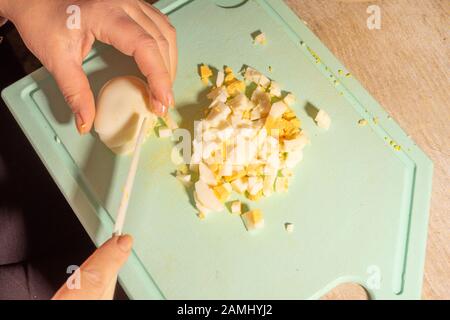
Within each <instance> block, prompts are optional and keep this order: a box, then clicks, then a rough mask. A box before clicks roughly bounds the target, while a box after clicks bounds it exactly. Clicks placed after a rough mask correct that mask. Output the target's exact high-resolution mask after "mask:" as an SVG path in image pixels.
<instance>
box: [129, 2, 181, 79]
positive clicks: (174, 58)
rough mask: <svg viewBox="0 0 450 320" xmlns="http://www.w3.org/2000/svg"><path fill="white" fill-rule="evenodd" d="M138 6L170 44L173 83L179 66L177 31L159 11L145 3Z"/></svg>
mask: <svg viewBox="0 0 450 320" xmlns="http://www.w3.org/2000/svg"><path fill="white" fill-rule="evenodd" d="M138 4H139V7H140V8H141V9H142V11H143V12H144V13H145V14H146V15H147V16H148V17H149V18H150V19H151V20H153V21H154V22H155V24H156V25H157V26H158V28H159V30H160V32H161V33H162V34H163V36H164V38H166V39H167V41H168V42H169V57H170V75H171V78H172V82H173V81H174V80H175V75H176V73H177V65H178V49H177V35H176V30H175V28H174V26H172V25H171V24H170V21H169V19H168V17H167V16H166V15H164V14H162V13H161V12H160V11H159V10H158V9H156V8H155V7H153V6H152V5H150V4H148V3H146V2H144V1H139V2H138Z"/></svg>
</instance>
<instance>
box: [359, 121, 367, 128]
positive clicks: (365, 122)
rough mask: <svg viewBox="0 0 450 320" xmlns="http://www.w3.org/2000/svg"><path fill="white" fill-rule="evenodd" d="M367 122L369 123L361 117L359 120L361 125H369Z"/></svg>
mask: <svg viewBox="0 0 450 320" xmlns="http://www.w3.org/2000/svg"><path fill="white" fill-rule="evenodd" d="M367 123H368V122H367V120H366V119H361V120H359V121H358V124H359V125H360V126H361V127H363V126H365V125H367Z"/></svg>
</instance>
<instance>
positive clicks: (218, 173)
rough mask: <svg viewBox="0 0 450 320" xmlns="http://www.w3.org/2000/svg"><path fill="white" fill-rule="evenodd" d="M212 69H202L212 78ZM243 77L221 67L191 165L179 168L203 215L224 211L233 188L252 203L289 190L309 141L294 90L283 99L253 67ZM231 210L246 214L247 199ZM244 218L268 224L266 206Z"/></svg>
mask: <svg viewBox="0 0 450 320" xmlns="http://www.w3.org/2000/svg"><path fill="white" fill-rule="evenodd" d="M207 68H208V69H209V67H207V66H204V67H203V68H201V75H202V78H208V79H209V78H210V77H211V76H212V74H210V73H209V72H208V69H207ZM209 70H210V69H209ZM243 75H244V80H241V79H238V78H237V77H236V75H235V74H234V73H233V70H232V69H231V68H229V67H225V68H224V71H218V73H217V77H216V83H215V84H216V86H215V87H213V88H212V89H211V91H210V92H209V94H208V95H207V97H208V99H210V100H211V103H210V105H209V106H208V107H207V108H206V112H205V116H204V119H202V120H200V121H199V122H198V123H196V125H195V126H194V140H193V141H192V147H193V152H192V157H191V162H190V165H189V168H183V169H182V170H178V171H177V178H178V179H179V180H180V181H182V182H183V183H195V185H194V200H195V204H196V207H197V209H198V212H199V217H200V216H201V215H202V216H206V214H208V213H210V212H217V211H222V210H223V208H224V203H226V202H227V201H229V199H230V197H231V196H232V193H233V192H236V193H237V194H240V195H242V196H244V197H246V198H247V199H248V200H251V201H258V200H259V199H261V198H263V197H268V196H270V195H272V194H273V193H274V192H278V193H280V192H287V191H288V184H289V179H291V178H292V177H293V170H292V169H293V168H294V167H295V166H296V165H297V164H298V163H299V162H300V161H301V160H302V158H303V149H304V148H305V147H306V145H308V144H309V139H308V137H307V135H306V133H305V132H304V131H303V130H302V128H301V122H300V120H299V118H298V117H297V115H296V114H295V112H294V110H293V109H291V106H292V105H293V104H294V103H295V97H294V96H293V94H291V93H289V94H287V95H285V96H284V98H282V90H281V87H280V85H279V84H278V83H277V82H275V81H272V80H271V79H269V78H268V77H266V76H265V75H263V74H262V73H261V72H259V71H257V70H255V69H252V68H250V67H247V68H246V69H245V70H243ZM208 81H209V80H208ZM247 85H249V87H247ZM250 88H252V91H251V89H250ZM317 120H318V122H319V120H320V119H317ZM197 173H198V174H197ZM230 210H231V212H232V213H241V210H242V204H241V202H239V201H237V200H236V201H233V202H232V203H231V207H230ZM242 216H244V217H243V218H242V219H243V221H244V223H245V224H246V227H247V229H249V230H252V229H255V228H260V227H262V226H263V225H264V219H263V217H262V213H261V211H260V210H250V211H248V212H246V213H245V214H243V215H242Z"/></svg>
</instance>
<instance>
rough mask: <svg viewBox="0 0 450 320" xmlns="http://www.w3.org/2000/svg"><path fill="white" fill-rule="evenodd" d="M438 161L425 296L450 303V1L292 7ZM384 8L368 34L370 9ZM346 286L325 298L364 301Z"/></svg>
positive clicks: (308, 1) (357, 0)
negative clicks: (376, 6) (377, 23)
mask: <svg viewBox="0 0 450 320" xmlns="http://www.w3.org/2000/svg"><path fill="white" fill-rule="evenodd" d="M285 2H286V3H287V4H288V5H289V6H290V7H291V8H292V9H293V10H294V11H295V12H296V13H297V14H298V15H299V16H300V17H301V18H302V19H303V20H304V21H305V22H306V23H307V25H308V27H309V28H310V29H311V30H312V31H313V32H314V33H315V34H316V35H317V36H318V37H319V38H320V39H321V40H322V42H323V43H324V44H325V45H326V46H327V47H328V48H329V49H330V50H331V51H332V52H333V53H334V54H335V55H336V57H337V58H338V59H339V60H340V61H341V62H342V63H343V64H344V65H345V66H346V67H347V68H348V69H349V70H350V72H351V73H352V74H353V75H354V76H355V77H356V78H357V79H358V80H359V81H360V82H361V83H362V84H363V86H364V87H365V88H366V89H367V90H368V91H369V92H370V93H371V94H372V95H373V96H374V97H375V99H376V100H378V102H380V104H381V105H382V106H383V107H384V108H385V110H386V111H387V112H389V113H390V114H391V115H392V117H393V118H394V119H395V120H396V121H397V123H399V125H400V126H401V127H402V128H403V129H404V130H405V131H406V132H407V133H408V134H410V135H411V136H412V139H413V140H414V141H415V142H416V143H417V144H418V145H419V146H420V147H421V148H422V150H424V151H425V153H426V154H427V155H428V156H429V157H430V158H431V159H432V160H433V162H434V175H433V192H432V199H431V210H430V222H429V229H428V243H427V256H426V262H425V276H424V285H423V292H422V297H423V298H424V299H450V190H449V185H450V122H449V121H450V48H449V40H448V38H449V33H450V32H449V31H450V29H449V27H450V1H448V0H378V1H377V0H375V1H368V0H285ZM373 4H375V5H378V6H379V7H380V9H381V11H380V12H381V28H380V30H369V28H368V27H367V23H366V21H367V19H368V17H369V14H368V13H367V12H366V10H367V7H368V6H369V5H373ZM364 297H365V292H364V290H362V289H361V288H359V287H358V286H356V285H350V284H349V285H342V286H341V287H338V288H336V289H335V290H333V291H332V292H330V293H329V294H327V295H326V296H325V297H324V298H326V299H349V298H364Z"/></svg>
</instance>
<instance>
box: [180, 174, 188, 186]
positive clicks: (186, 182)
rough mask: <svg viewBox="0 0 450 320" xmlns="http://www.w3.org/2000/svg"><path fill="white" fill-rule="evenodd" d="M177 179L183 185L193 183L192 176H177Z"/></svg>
mask: <svg viewBox="0 0 450 320" xmlns="http://www.w3.org/2000/svg"><path fill="white" fill-rule="evenodd" d="M177 179H178V180H180V181H181V182H182V183H183V184H185V185H189V184H190V182H191V175H190V174H177Z"/></svg>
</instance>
